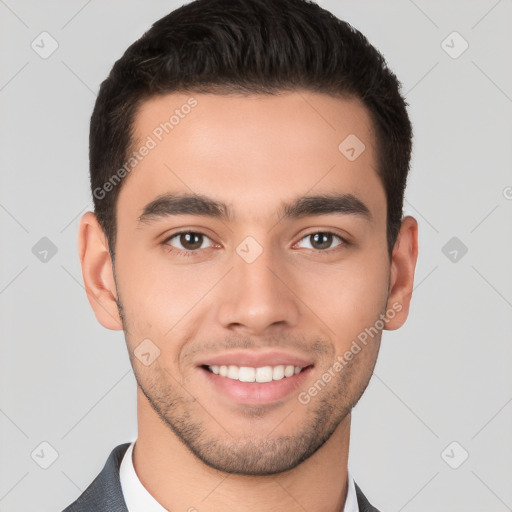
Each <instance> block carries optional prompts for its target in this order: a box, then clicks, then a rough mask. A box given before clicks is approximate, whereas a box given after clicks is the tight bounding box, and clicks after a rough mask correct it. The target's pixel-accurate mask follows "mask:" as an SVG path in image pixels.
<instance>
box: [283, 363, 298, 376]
mask: <svg viewBox="0 0 512 512" xmlns="http://www.w3.org/2000/svg"><path fill="white" fill-rule="evenodd" d="M294 373H295V366H292V365H291V364H289V365H288V366H286V367H285V369H284V376H285V377H291V376H292V375H293V374H294Z"/></svg>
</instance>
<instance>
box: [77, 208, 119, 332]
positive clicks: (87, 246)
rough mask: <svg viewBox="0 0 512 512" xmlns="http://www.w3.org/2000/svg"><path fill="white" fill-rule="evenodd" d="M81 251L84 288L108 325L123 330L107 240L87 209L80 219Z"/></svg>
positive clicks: (99, 318)
mask: <svg viewBox="0 0 512 512" xmlns="http://www.w3.org/2000/svg"><path fill="white" fill-rule="evenodd" d="M78 254H79V257H80V264H81V265H82V277H83V279H84V284H85V291H86V293H87V298H88V299H89V303H90V304H91V307H92V309H93V311H94V314H95V315H96V319H97V320H98V322H99V323H100V324H101V325H103V327H106V328H107V329H112V330H122V329H123V323H122V321H121V318H120V316H119V310H118V308H117V302H116V300H117V291H116V284H115V281H114V272H113V269H112V261H111V259H110V254H109V251H108V240H107V237H106V235H105V233H104V232H103V229H102V228H101V226H100V224H99V222H98V219H97V218H96V215H95V214H94V213H92V212H87V213H86V214H84V215H83V216H82V218H81V219H80V227H79V230H78Z"/></svg>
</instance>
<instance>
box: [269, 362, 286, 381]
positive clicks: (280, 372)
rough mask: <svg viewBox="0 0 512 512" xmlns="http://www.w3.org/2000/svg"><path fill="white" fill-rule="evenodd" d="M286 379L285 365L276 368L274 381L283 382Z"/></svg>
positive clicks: (273, 372)
mask: <svg viewBox="0 0 512 512" xmlns="http://www.w3.org/2000/svg"><path fill="white" fill-rule="evenodd" d="M283 377H284V365H282V364H280V365H279V366H274V370H273V371H272V380H281V379H282V378H283Z"/></svg>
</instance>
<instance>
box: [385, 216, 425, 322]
mask: <svg viewBox="0 0 512 512" xmlns="http://www.w3.org/2000/svg"><path fill="white" fill-rule="evenodd" d="M417 259H418V223H417V221H416V219H414V217H410V216H407V217H405V218H404V219H403V220H402V225H401V227H400V232H399V234H398V237H397V240H396V243H395V247H394V249H393V255H392V258H391V273H390V283H389V290H390V291H389V295H388V301H387V308H386V311H387V314H386V320H385V323H386V325H385V329H387V330H389V331H392V330H395V329H398V328H399V327H401V326H402V325H403V324H404V323H405V320H406V319H407V316H408V314H409V305H410V302H411V298H412V289H413V285H414V271H415V269H416V261H417Z"/></svg>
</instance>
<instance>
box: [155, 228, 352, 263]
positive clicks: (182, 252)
mask: <svg viewBox="0 0 512 512" xmlns="http://www.w3.org/2000/svg"><path fill="white" fill-rule="evenodd" d="M319 233H321V234H324V235H333V236H334V237H336V238H339V239H340V240H341V242H342V243H340V244H339V245H337V246H335V247H331V248H329V249H309V250H312V251H315V252H316V253H327V254H331V252H333V251H336V250H337V249H342V248H343V247H347V246H349V245H351V243H350V242H349V241H348V240H347V239H345V238H343V237H342V236H340V235H338V234H337V233H335V232H333V231H311V232H310V233H307V234H305V235H304V236H303V237H302V238H301V239H300V240H299V242H300V241H302V240H304V239H305V238H307V237H309V236H312V235H316V234H319ZM183 234H195V235H202V236H204V237H206V238H208V239H209V238H210V237H209V236H208V235H206V234H205V233H202V232H201V231H190V230H189V231H187V230H185V231H178V232H177V233H173V234H172V235H171V236H169V237H167V238H166V239H165V240H164V241H163V242H162V245H163V246H164V247H165V249H166V250H167V251H168V252H172V253H174V254H176V255H177V256H184V257H185V258H190V257H194V256H197V255H198V253H199V251H200V250H201V249H195V250H188V251H186V250H183V249H176V247H173V246H172V245H170V244H169V242H170V241H171V240H172V239H173V238H175V237H177V236H179V235H183ZM210 248H211V247H207V249H210Z"/></svg>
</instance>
